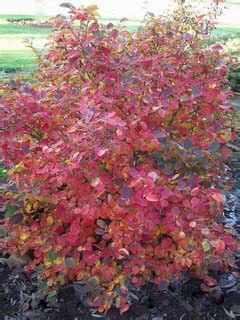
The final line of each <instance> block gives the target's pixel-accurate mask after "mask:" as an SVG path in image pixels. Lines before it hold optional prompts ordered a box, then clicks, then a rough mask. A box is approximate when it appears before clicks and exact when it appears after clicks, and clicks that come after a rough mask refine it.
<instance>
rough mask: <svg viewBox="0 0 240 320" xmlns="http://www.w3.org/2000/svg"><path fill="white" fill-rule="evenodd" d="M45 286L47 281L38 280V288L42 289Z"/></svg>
mask: <svg viewBox="0 0 240 320" xmlns="http://www.w3.org/2000/svg"><path fill="white" fill-rule="evenodd" d="M46 287H47V281H39V283H38V288H39V289H40V290H44V289H45V288H46Z"/></svg>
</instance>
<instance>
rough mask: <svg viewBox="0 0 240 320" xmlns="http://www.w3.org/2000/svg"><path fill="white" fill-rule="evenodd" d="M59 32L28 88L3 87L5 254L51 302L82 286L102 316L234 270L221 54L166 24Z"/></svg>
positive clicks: (64, 22) (85, 22) (84, 13)
mask: <svg viewBox="0 0 240 320" xmlns="http://www.w3.org/2000/svg"><path fill="white" fill-rule="evenodd" d="M55 25H56V30H55V32H54V33H53V34H52V35H51V36H50V39H49V43H48V46H47V53H46V54H45V55H44V56H43V57H40V56H39V67H38V74H37V75H36V76H37V81H36V84H35V85H30V84H25V83H23V82H21V81H20V80H11V81H10V83H9V84H6V85H4V86H3V96H2V99H1V126H2V128H3V130H2V134H1V148H2V152H1V156H2V158H3V159H4V163H5V166H6V167H8V175H9V180H8V188H7V191H6V193H5V202H6V203H7V211H6V226H7V230H8V232H9V238H8V240H7V242H6V250H7V251H8V252H12V253H17V254H20V255H25V254H28V255H29V256H30V257H32V260H31V262H30V263H29V264H28V265H27V267H26V269H27V270H28V271H33V270H34V271H35V272H36V274H37V275H38V279H39V287H40V288H41V290H43V291H44V292H45V293H46V294H49V299H53V298H54V297H55V295H56V290H57V288H59V286H60V285H62V284H65V283H67V282H69V281H72V280H74V281H78V285H79V286H80V287H81V288H82V290H83V292H85V294H86V295H87V296H88V298H90V300H91V305H92V306H93V307H94V306H95V307H97V308H98V309H99V311H100V312H103V311H105V310H108V309H109V308H110V307H111V305H113V304H114V305H115V306H117V307H118V308H120V311H121V312H124V311H126V310H127V309H128V307H129V303H131V295H130V288H133V287H134V288H140V287H141V285H142V284H144V283H146V282H147V281H152V282H154V283H155V284H160V283H161V282H162V281H166V280H167V281H170V280H171V279H173V278H174V277H178V276H179V275H180V274H181V273H182V272H184V271H186V270H189V271H190V272H192V273H194V274H196V275H197V276H199V277H204V275H206V274H208V272H209V270H211V269H218V270H225V269H227V268H228V267H229V266H232V265H233V250H234V248H235V244H234V240H233V238H232V236H231V235H230V234H229V233H228V232H227V231H226V230H224V227H223V225H222V224H221V223H220V222H218V220H217V219H216V218H217V217H218V216H219V214H220V213H221V212H222V210H223V206H224V196H223V195H222V189H223V188H224V187H225V186H227V180H228V177H227V171H226V166H225V163H226V161H227V160H228V158H229V157H230V156H231V152H230V151H229V149H228V147H227V143H228V141H230V140H231V139H232V138H233V137H234V132H233V130H232V124H231V121H230V120H229V119H230V118H229V111H230V110H231V106H230V104H229V102H228V98H229V96H230V95H231V92H230V91H229V89H228V83H227V80H226V72H227V68H226V66H225V64H224V60H223V58H222V56H221V47H220V46H218V45H215V46H213V47H211V48H204V47H203V46H202V42H203V39H202V38H201V36H196V35H195V34H192V33H191V32H186V31H185V30H184V28H182V25H181V23H176V22H175V21H174V20H171V19H165V18H156V17H151V16H149V18H148V19H147V20H146V22H145V24H144V25H143V27H142V28H141V29H139V30H138V31H137V32H135V33H131V32H129V31H127V30H126V29H125V28H124V27H120V28H119V29H116V28H115V27H114V26H113V25H112V24H108V25H102V24H101V23H99V22H98V16H97V10H96V7H95V6H90V7H88V8H86V9H84V8H80V9H74V8H72V9H71V15H70V17H69V18H63V19H60V20H56V21H55ZM89 288H90V289H89Z"/></svg>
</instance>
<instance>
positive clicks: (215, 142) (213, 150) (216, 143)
mask: <svg viewBox="0 0 240 320" xmlns="http://www.w3.org/2000/svg"><path fill="white" fill-rule="evenodd" d="M219 147H220V143H219V142H218V141H214V142H213V143H212V144H211V146H210V147H209V151H211V152H215V151H217V149H218V148H219Z"/></svg>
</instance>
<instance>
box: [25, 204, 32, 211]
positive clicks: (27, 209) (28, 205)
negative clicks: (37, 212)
mask: <svg viewBox="0 0 240 320" xmlns="http://www.w3.org/2000/svg"><path fill="white" fill-rule="evenodd" d="M31 210H32V206H31V204H30V203H28V204H27V205H26V207H25V211H26V212H27V213H29V212H30V211H31Z"/></svg>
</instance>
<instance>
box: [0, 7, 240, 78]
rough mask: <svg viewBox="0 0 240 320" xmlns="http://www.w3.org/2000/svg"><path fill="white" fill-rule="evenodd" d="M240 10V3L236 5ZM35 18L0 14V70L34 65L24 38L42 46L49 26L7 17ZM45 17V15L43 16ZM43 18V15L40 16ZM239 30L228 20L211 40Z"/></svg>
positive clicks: (133, 23) (135, 22)
mask: <svg viewBox="0 0 240 320" xmlns="http://www.w3.org/2000/svg"><path fill="white" fill-rule="evenodd" d="M236 10H239V12H240V3H239V4H237V5H236ZM29 18H32V19H36V17H34V16H31V15H0V71H5V72H7V73H8V72H16V71H31V70H34V69H35V67H36V64H35V60H36V58H35V56H34V55H33V54H32V52H31V50H30V49H29V48H26V45H25V43H24V42H23V40H24V39H32V41H33V44H34V46H35V47H36V48H42V47H43V46H44V44H45V42H46V38H47V36H48V34H49V33H50V31H51V29H49V28H39V27H31V26H24V25H16V24H12V23H10V22H8V21H7V20H8V19H29ZM45 18H46V17H45ZM42 19H44V17H42ZM103 21H104V22H110V21H111V22H113V23H116V24H117V22H118V21H119V20H118V19H111V18H109V19H104V20H103ZM139 25H140V20H137V19H135V20H134V19H133V20H131V21H130V22H129V23H128V28H129V30H132V31H134V30H136V29H137V28H138V26H139ZM238 32H240V25H239V24H238V21H235V22H234V21H229V22H228V23H227V24H226V23H225V24H224V25H223V24H220V25H219V26H218V28H217V29H216V30H214V32H213V40H215V39H219V38H221V39H227V38H229V37H235V36H236V35H237V33H238Z"/></svg>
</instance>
